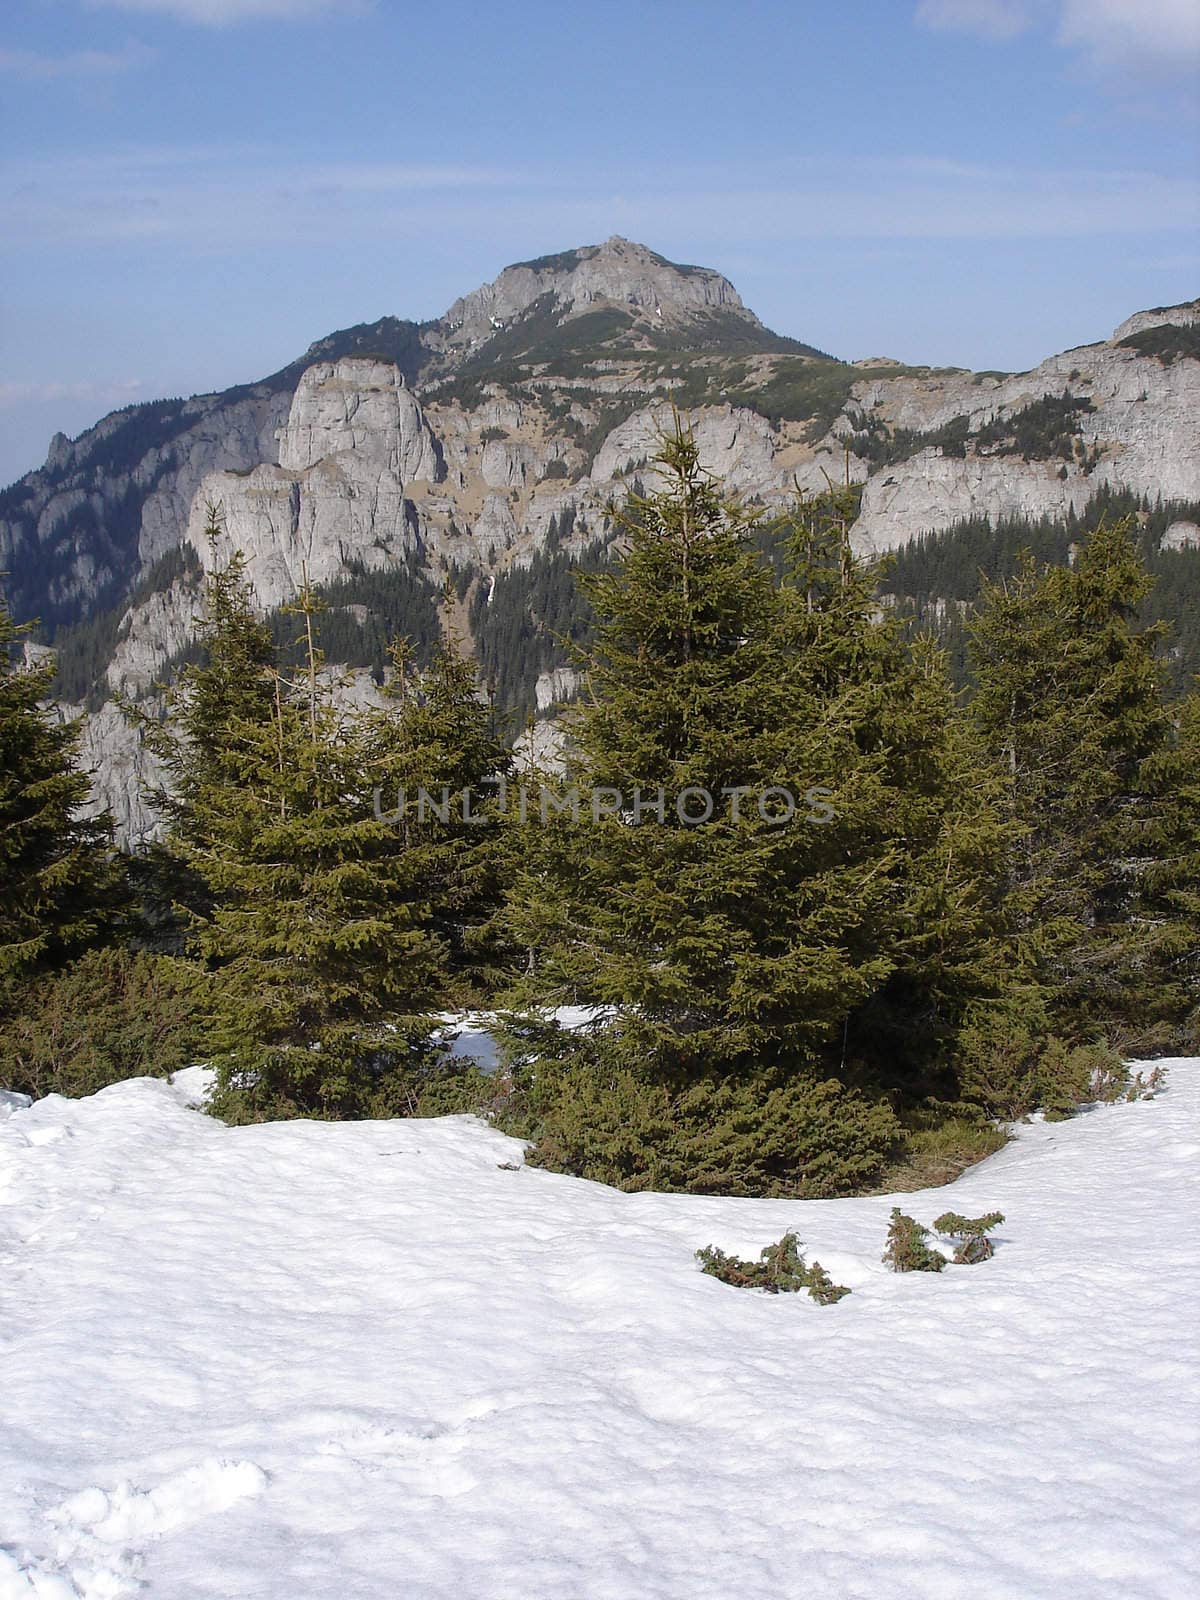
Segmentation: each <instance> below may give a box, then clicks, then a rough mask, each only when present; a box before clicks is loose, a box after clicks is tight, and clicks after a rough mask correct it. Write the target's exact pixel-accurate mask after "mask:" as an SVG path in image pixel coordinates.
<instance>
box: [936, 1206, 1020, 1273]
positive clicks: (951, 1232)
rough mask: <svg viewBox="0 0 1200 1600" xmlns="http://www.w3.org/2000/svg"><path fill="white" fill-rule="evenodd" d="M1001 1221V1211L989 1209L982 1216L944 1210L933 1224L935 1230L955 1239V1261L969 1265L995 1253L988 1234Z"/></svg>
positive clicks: (1002, 1216)
mask: <svg viewBox="0 0 1200 1600" xmlns="http://www.w3.org/2000/svg"><path fill="white" fill-rule="evenodd" d="M1003 1221H1004V1213H1003V1211H989V1212H988V1213H987V1215H986V1216H983V1217H964V1216H963V1215H962V1214H961V1212H958V1211H944V1212H943V1213H942V1215H941V1216H940V1217H938V1218H936V1219H935V1221H934V1224H933V1226H934V1229H935V1230H936V1232H938V1233H940V1234H943V1235H944V1236H945V1237H946V1238H948V1239H952V1240H954V1241H955V1245H954V1260H955V1262H956V1263H957V1264H958V1265H959V1266H968V1267H969V1266H974V1265H975V1263H976V1262H977V1261H986V1260H988V1258H989V1257H990V1256H992V1255H994V1254H995V1251H996V1247H995V1245H994V1244H993V1243H992V1241H991V1240H990V1239H989V1238H988V1234H989V1233H990V1232H991V1231H992V1229H993V1228H998V1227H999V1226H1000V1224H1001V1223H1002V1222H1003Z"/></svg>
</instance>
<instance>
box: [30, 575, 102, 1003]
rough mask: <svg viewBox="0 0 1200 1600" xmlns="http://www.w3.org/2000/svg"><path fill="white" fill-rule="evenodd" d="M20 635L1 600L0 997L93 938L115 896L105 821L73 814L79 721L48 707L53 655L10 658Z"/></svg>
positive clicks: (79, 780) (77, 796)
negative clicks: (31, 660)
mask: <svg viewBox="0 0 1200 1600" xmlns="http://www.w3.org/2000/svg"><path fill="white" fill-rule="evenodd" d="M24 632H25V630H24V629H22V628H20V627H18V626H16V625H15V624H14V623H13V621H12V619H11V617H10V616H9V613H8V610H7V608H6V607H4V606H3V604H2V603H0V996H2V995H3V993H4V992H5V991H9V990H10V989H11V986H12V985H13V984H14V983H16V982H18V981H19V980H20V979H21V978H23V977H24V976H26V975H28V974H30V973H31V972H33V971H35V970H41V969H45V968H47V967H52V966H55V965H57V964H60V963H61V962H62V961H63V960H64V959H66V958H67V957H68V956H70V955H71V954H73V953H77V952H78V951H80V950H81V949H84V948H85V947H86V946H88V945H89V944H91V943H93V942H94V941H95V940H96V939H97V938H98V937H99V936H100V935H101V934H102V933H103V932H104V931H105V930H106V929H107V928H108V927H109V926H110V925H111V923H112V921H113V918H114V915H115V914H116V911H117V909H118V906H119V902H120V896H121V875H120V873H119V871H118V868H117V866H116V864H115V861H114V857H113V851H112V823H111V819H110V818H109V817H108V816H107V815H106V816H102V817H90V818H85V817H82V816H81V815H80V811H81V808H82V807H84V806H85V805H86V804H87V802H88V800H89V798H90V793H91V786H90V783H89V781H88V778H87V775H86V774H85V773H84V772H81V771H80V770H79V768H78V766H77V765H76V759H77V755H78V749H79V727H78V725H77V724H71V723H67V722H64V721H62V720H61V719H60V718H59V716H58V715H57V713H56V711H55V710H54V708H53V707H51V706H49V705H48V704H47V700H48V696H49V693H50V683H51V680H52V679H53V676H54V666H53V662H52V660H51V659H49V658H46V659H45V660H43V661H42V662H41V663H40V664H34V665H25V664H24V663H23V662H22V661H20V660H19V659H18V655H17V652H18V649H19V647H20V644H21V641H22V639H23V636H24ZM0 1003H2V1000H0Z"/></svg>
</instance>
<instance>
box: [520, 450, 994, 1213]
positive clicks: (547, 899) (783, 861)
mask: <svg viewBox="0 0 1200 1600" xmlns="http://www.w3.org/2000/svg"><path fill="white" fill-rule="evenodd" d="M654 466H655V469H656V472H657V474H658V475H659V479H660V481H661V483H662V485H663V486H662V487H661V488H660V489H658V490H657V491H656V492H652V493H650V494H648V495H644V496H635V497H634V499H633V500H632V501H631V502H630V504H629V505H628V506H627V507H626V508H625V510H624V511H623V512H621V513H620V514H619V515H620V521H621V524H622V526H623V529H624V532H625V535H626V538H627V540H628V548H627V553H626V554H625V556H624V558H623V560H622V562H621V564H620V566H619V567H618V568H617V569H616V570H615V571H613V572H609V573H604V574H602V575H600V576H598V577H597V578H595V579H594V580H592V581H591V582H590V583H589V585H588V591H589V598H590V599H591V601H592V604H593V607H594V609H595V611H596V613H597V616H598V619H599V620H598V627H597V633H596V642H595V645H594V648H593V650H592V652H591V655H590V657H589V658H588V660H587V663H586V665H587V678H586V684H585V694H584V703H583V706H582V708H581V709H580V711H579V712H578V714H577V715H576V717H575V718H574V720H573V722H572V724H571V738H572V741H573V750H574V757H573V764H572V766H571V769H570V771H569V773H568V780H569V781H568V784H567V787H566V789H565V790H564V792H562V793H560V794H559V795H558V796H557V797H556V800H555V801H554V802H552V804H553V803H556V804H563V805H565V804H567V803H568V801H569V800H570V797H571V795H570V790H571V787H572V786H573V785H575V784H577V785H578V789H579V801H580V804H579V816H578V819H577V820H576V819H575V818H573V817H572V816H570V815H569V814H568V815H563V816H557V817H551V819H550V820H549V822H548V823H547V824H546V825H544V826H540V827H535V828H532V829H531V835H532V837H531V839H530V842H529V844H528V845H527V848H526V855H525V859H524V862H523V865H522V869H521V871H520V875H519V878H518V882H517V885H516V889H515V892H514V900H513V912H512V925H513V928H514V932H515V934H516V936H517V937H518V938H519V939H520V941H521V942H522V944H524V945H525V946H526V947H527V948H528V950H529V952H530V963H531V966H532V969H533V970H532V972H531V975H530V977H529V979H528V980H527V982H526V984H525V985H524V989H523V993H524V995H525V996H526V997H527V998H534V999H536V1000H538V1001H539V1002H541V1003H542V1004H545V1003H550V1002H557V1003H562V1002H563V1001H571V1000H586V1001H589V1002H592V1003H595V1004H598V1005H600V1006H603V1007H606V1008H611V1012H612V1017H611V1020H610V1021H609V1022H608V1023H607V1025H606V1026H605V1027H603V1028H602V1029H600V1030H598V1031H597V1032H596V1034H595V1036H594V1037H593V1038H591V1039H589V1038H587V1037H586V1036H581V1035H580V1034H575V1035H573V1036H571V1037H566V1036H563V1037H561V1038H559V1039H558V1040H557V1041H555V1039H554V1037H553V1035H552V1036H551V1037H550V1038H546V1037H544V1036H539V1038H538V1040H537V1048H538V1050H539V1052H540V1054H541V1057H542V1060H541V1064H540V1065H539V1066H538V1068H537V1069H536V1072H535V1075H534V1076H535V1078H536V1080H537V1081H536V1083H534V1084H533V1085H531V1087H530V1090H529V1095H530V1103H531V1105H533V1107H534V1112H535V1115H534V1119H533V1121H534V1123H535V1124H536V1131H537V1133H538V1136H539V1138H540V1140H541V1145H540V1149H541V1151H542V1153H543V1158H551V1159H553V1160H554V1161H555V1162H556V1163H557V1164H560V1165H564V1166H567V1167H568V1169H569V1170H576V1171H590V1172H591V1173H592V1174H593V1175H596V1176H601V1175H602V1174H603V1175H604V1176H605V1177H606V1178H607V1179H608V1181H619V1182H624V1183H625V1184H626V1186H629V1187H637V1186H642V1185H644V1184H645V1183H646V1182H654V1183H656V1184H657V1185H658V1186H672V1187H698V1188H707V1189H725V1190H727V1191H728V1192H747V1191H746V1183H747V1173H748V1172H750V1171H751V1170H755V1171H757V1172H758V1174H759V1176H758V1177H757V1178H756V1179H755V1180H754V1183H753V1185H752V1187H757V1188H758V1189H759V1190H760V1192H761V1190H762V1189H763V1188H773V1189H774V1191H775V1192H792V1193H800V1192H803V1193H825V1192H833V1191H834V1190H836V1189H837V1188H838V1187H839V1185H841V1186H845V1185H846V1184H848V1183H862V1182H864V1181H868V1180H869V1178H870V1176H871V1170H872V1159H874V1161H875V1163H876V1166H877V1165H878V1161H879V1159H880V1154H881V1150H882V1149H883V1148H884V1147H886V1144H887V1142H888V1137H889V1135H888V1128H887V1127H886V1126H885V1122H884V1120H882V1119H881V1120H877V1121H874V1122H872V1120H871V1118H872V1115H873V1112H874V1110H875V1108H874V1107H872V1106H870V1105H869V1104H868V1102H867V1101H863V1100H860V1099H859V1098H858V1097H857V1096H855V1095H854V1094H851V1093H848V1092H847V1091H846V1087H845V1086H846V1084H847V1083H848V1082H849V1081H850V1080H853V1081H855V1082H857V1083H858V1084H861V1085H864V1086H865V1087H866V1088H867V1090H868V1098H870V1097H871V1096H883V1095H884V1094H886V1093H888V1092H890V1091H893V1090H895V1089H896V1088H897V1087H898V1086H899V1078H900V1077H903V1076H907V1077H909V1078H911V1077H912V1076H913V1069H912V1064H911V1061H910V1062H908V1063H905V1065H904V1066H903V1068H902V1069H897V1068H896V1067H895V1064H894V1063H893V1064H892V1065H891V1066H890V1067H888V1068H884V1065H883V1057H884V1056H885V1055H886V1054H888V1052H886V1051H883V1050H881V1049H880V1040H881V1039H882V1038H883V1037H884V1036H885V1035H888V1036H889V1038H894V1036H895V1034H896V1032H897V1025H896V1018H897V1016H898V1015H899V1013H900V1012H901V1011H903V1010H904V1009H905V1008H906V1007H908V1008H909V1010H910V1011H911V1010H913V1009H914V1008H919V1009H920V1010H921V1011H922V1012H923V1015H922V1016H921V1018H920V1020H919V1023H918V1024H917V1025H915V1026H914V1027H913V1030H912V1031H913V1033H914V1035H915V1034H917V1033H920V1034H921V1035H922V1039H921V1042H920V1044H919V1045H918V1044H916V1043H915V1042H913V1043H912V1045H911V1050H910V1055H911V1056H912V1058H913V1059H915V1058H916V1057H917V1056H918V1055H920V1053H921V1051H922V1050H923V1051H924V1052H925V1056H926V1058H928V1056H929V1054H930V1051H931V1049H932V1048H933V1046H931V1042H930V1041H931V1037H932V1035H933V1034H936V1032H937V1029H936V1027H934V1028H931V1027H930V1025H929V1019H930V1017H931V1016H932V1015H934V1014H935V1013H936V1012H937V1010H938V1008H939V1006H942V1005H948V1004H949V1003H951V1002H952V1001H954V999H955V997H958V996H960V994H961V991H962V990H963V989H964V987H965V986H969V985H967V984H966V980H965V977H964V969H966V968H968V967H970V966H971V964H972V962H975V963H977V962H978V960H979V943H980V939H981V938H982V937H983V935H984V934H985V933H986V932H988V931H990V930H989V928H988V924H989V916H990V907H989V905H988V894H989V892H990V879H989V874H988V860H989V852H994V839H993V838H992V835H991V834H989V828H988V826H987V825H986V824H983V823H981V824H979V826H978V828H977V829H976V831H975V833H973V832H972V829H973V828H974V827H975V824H974V823H973V822H972V821H971V819H972V818H975V817H977V815H978V806H977V805H976V804H974V803H971V804H966V801H967V800H968V799H969V798H970V788H969V784H968V781H967V777H966V770H965V764H964V761H963V760H962V758H961V756H960V754H959V752H957V751H956V750H955V749H953V748H952V747H951V745H950V743H949V742H948V738H949V736H948V735H947V731H946V719H947V716H948V713H949V709H950V707H949V692H948V689H947V687H946V684H945V679H944V674H943V673H942V672H941V669H940V666H939V664H938V663H937V662H936V661H935V660H933V659H932V658H931V659H929V660H927V661H925V662H923V663H914V662H911V661H910V660H909V659H908V658H907V656H906V655H905V652H904V649H903V646H902V644H901V642H900V640H899V636H898V634H897V633H896V632H895V631H894V630H893V629H892V628H891V626H890V624H888V623H887V622H886V621H884V620H882V619H880V618H879V617H878V616H877V614H876V608H875V605H874V601H873V597H872V593H871V580H870V574H869V573H867V572H865V571H863V570H861V569H860V568H859V567H858V566H857V564H856V563H855V562H854V560H853V558H852V556H851V554H850V551H849V545H848V539H847V523H848V510H847V506H846V505H844V504H842V503H841V502H840V501H838V500H837V498H836V497H834V499H832V500H830V499H828V498H827V500H826V503H825V505H824V509H823V510H822V511H821V513H820V515H816V516H814V515H809V512H808V511H806V510H802V511H801V512H800V513H798V515H797V518H796V522H797V528H796V531H795V533H794V537H793V539H792V541H791V542H792V547H793V548H792V551H791V555H790V559H789V562H788V574H787V577H786V579H785V582H784V585H783V587H782V589H780V588H779V587H777V586H776V584H775V583H774V582H773V580H772V577H771V575H770V573H769V571H768V570H767V568H766V567H765V565H764V563H763V562H762V561H761V559H760V558H759V557H758V554H757V552H756V550H755V548H754V545H753V541H752V538H751V533H752V519H751V518H749V517H748V516H747V515H746V514H745V513H744V512H743V511H741V510H740V509H739V508H738V507H737V506H736V505H734V504H731V503H730V502H729V501H728V500H726V499H725V498H723V497H722V495H721V493H720V490H719V487H718V486H717V485H716V484H715V483H714V482H713V481H712V480H711V479H710V478H709V477H708V476H707V475H706V474H705V473H703V472H702V471H701V469H700V466H699V462H698V456H697V451H696V446H695V442H694V440H693V439H692V438H691V437H690V435H688V434H687V433H686V432H684V431H677V432H676V433H675V434H674V435H672V436H670V437H668V438H666V439H665V440H664V442H663V445H662V449H661V451H660V453H659V455H658V457H657V459H656V461H655V463H654ZM660 789H661V790H662V791H663V793H664V796H665V803H664V804H662V806H661V809H659V810H651V811H650V812H649V814H647V811H648V805H649V806H653V805H654V804H655V797H657V795H658V791H659V790H660ZM617 795H619V796H620V797H621V800H620V805H621V813H620V814H614V807H615V804H616V802H614V801H611V800H610V797H611V796H617ZM735 797H736V798H735ZM960 806H961V807H962V808H963V809H962V815H961V816H960V815H959V812H958V809H957V808H958V807H960ZM710 808H711V815H705V814H706V813H707V812H708V811H709V810H710ZM792 808H794V815H793V816H792V817H791V818H790V820H787V821H782V822H781V820H780V814H781V812H785V811H787V810H790V809H792ZM639 813H640V814H639ZM698 817H703V820H699V821H697V820H696V819H697V818H698ZM992 833H994V826H993V828H992ZM918 971H919V972H921V973H922V977H921V979H920V980H919V981H918V979H917V977H916V974H917V973H918ZM906 981H907V985H908V988H907V992H905V984H906ZM872 1007H874V1010H872ZM589 1051H590V1057H589ZM864 1056H865V1057H867V1058H868V1059H864ZM548 1057H549V1058H551V1059H554V1058H557V1059H558V1060H559V1061H560V1062H562V1063H564V1064H565V1066H566V1069H567V1071H568V1074H570V1073H573V1072H575V1070H576V1069H577V1068H580V1069H582V1067H584V1066H586V1065H587V1060H588V1059H590V1060H591V1061H592V1062H593V1063H595V1064H596V1066H597V1070H598V1071H599V1072H600V1079H599V1080H597V1081H600V1080H602V1079H603V1077H604V1074H608V1081H610V1082H612V1083H614V1084H615V1083H617V1078H615V1077H614V1076H613V1075H614V1074H618V1075H619V1074H626V1075H627V1079H626V1080H623V1081H622V1085H621V1087H620V1089H619V1096H618V1098H620V1099H621V1100H622V1104H623V1108H624V1109H623V1110H618V1109H615V1107H616V1102H614V1109H612V1110H611V1111H610V1109H609V1107H608V1105H607V1102H606V1101H605V1098H604V1095H603V1094H598V1093H597V1091H596V1089H595V1085H594V1083H593V1085H592V1086H590V1087H585V1086H584V1084H583V1082H582V1080H579V1079H572V1080H571V1082H570V1083H569V1084H568V1086H567V1092H568V1093H569V1094H571V1095H574V1096H575V1099H576V1103H575V1105H574V1106H572V1107H567V1106H566V1104H565V1102H564V1101H563V1099H562V1097H561V1096H560V1097H559V1100H558V1103H556V1104H552V1105H550V1106H549V1108H548V1109H547V1106H546V1101H547V1097H550V1099H553V1097H554V1095H555V1094H556V1092H557V1091H556V1090H555V1087H554V1079H553V1074H552V1073H551V1071H550V1070H549V1068H548V1066H547V1064H546V1063H547V1059H548ZM889 1072H890V1074H891V1076H888V1073H889ZM818 1090H821V1091H822V1092H823V1093H824V1094H825V1096H826V1097H825V1099H824V1101H823V1102H822V1103H821V1105H820V1106H819V1107H818V1105H817V1103H816V1101H815V1100H814V1098H813V1097H814V1095H816V1094H817V1091H818ZM663 1094H665V1095H666V1102H665V1103H664V1102H663V1101H662V1098H661V1096H662V1095H663ZM580 1096H583V1098H584V1100H586V1103H587V1106H588V1112H587V1115H586V1116H585V1117H583V1118H581V1117H580V1116H579V1114H578V1107H579V1105H580V1104H582V1103H583V1101H581V1100H580V1098H579V1097H580ZM672 1097H673V1098H672ZM768 1105H769V1107H770V1110H769V1111H767V1110H766V1108H767V1107H768ZM539 1114H540V1121H538V1115H539ZM589 1120H590V1123H591V1125H592V1127H593V1128H597V1127H599V1126H600V1125H602V1124H603V1125H605V1126H608V1127H609V1128H610V1129H611V1133H612V1138H611V1139H610V1140H609V1141H608V1143H607V1144H606V1145H605V1146H604V1148H603V1149H601V1148H600V1146H601V1144H603V1143H604V1141H603V1140H601V1139H599V1138H598V1137H596V1136H594V1135H592V1134H589V1132H588V1126H587V1124H588V1122H589ZM672 1120H673V1121H674V1123H675V1129H676V1136H675V1138H674V1140H673V1142H672V1138H671V1135H670V1134H669V1132H668V1131H667V1130H669V1128H670V1125H671V1122H672ZM634 1124H637V1127H638V1132H636V1133H635V1132H634ZM868 1125H869V1128H868ZM890 1126H891V1132H892V1133H894V1131H895V1130H894V1124H892V1125H890ZM783 1127H789V1128H791V1129H792V1137H791V1139H790V1142H789V1141H788V1140H784V1141H783V1143H784V1144H788V1145H789V1148H787V1149H780V1148H778V1146H777V1144H776V1136H777V1134H778V1130H779V1129H781V1128H783ZM622 1129H624V1132H622V1131H621V1130H622ZM872 1140H874V1141H875V1142H874V1143H873V1144H872ZM747 1141H748V1143H747ZM668 1146H670V1148H668ZM755 1146H757V1150H758V1152H759V1153H758V1154H754V1153H753V1149H754V1147H755ZM685 1150H686V1151H688V1152H689V1154H688V1157H687V1160H684V1159H682V1152H683V1151H685ZM872 1150H873V1151H874V1157H872V1155H871V1151H872ZM766 1152H771V1154H770V1155H769V1156H766V1154H765V1153H766ZM839 1152H840V1154H839ZM843 1157H844V1163H843V1164H839V1163H840V1162H842V1161H843ZM689 1163H690V1165H691V1171H690V1172H688V1171H687V1170H685V1169H686V1167H687V1166H688V1164H689ZM818 1174H820V1176H818Z"/></svg>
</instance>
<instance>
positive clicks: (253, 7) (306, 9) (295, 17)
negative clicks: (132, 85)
mask: <svg viewBox="0 0 1200 1600" xmlns="http://www.w3.org/2000/svg"><path fill="white" fill-rule="evenodd" d="M90 3H91V4H92V5H93V6H108V7H114V6H115V7H116V8H117V9H118V10H120V11H140V12H142V13H144V14H150V15H155V16H163V17H173V18H174V19H175V21H176V22H193V23H199V24H201V25H202V26H204V27H210V28H223V27H228V26H230V25H231V24H233V23H238V22H294V21H300V20H303V19H305V18H308V17H316V16H320V15H323V14H327V13H330V12H341V13H343V14H348V15H353V14H354V13H356V12H358V13H361V12H362V11H364V10H365V9H366V6H367V0H90Z"/></svg>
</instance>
